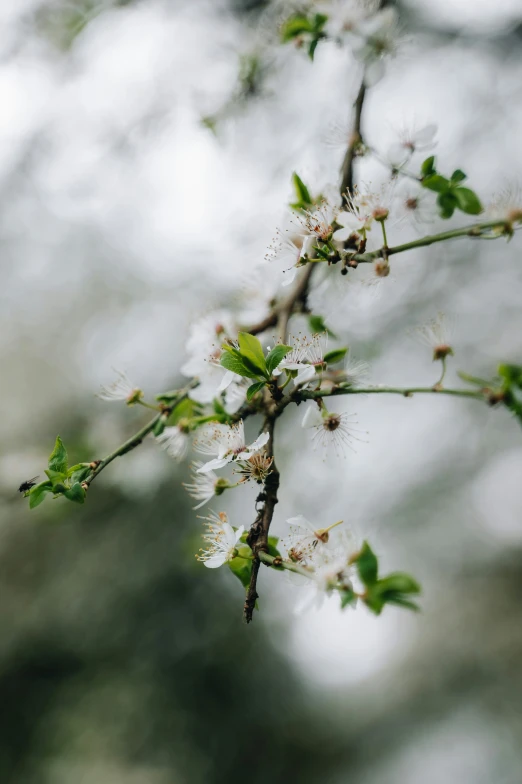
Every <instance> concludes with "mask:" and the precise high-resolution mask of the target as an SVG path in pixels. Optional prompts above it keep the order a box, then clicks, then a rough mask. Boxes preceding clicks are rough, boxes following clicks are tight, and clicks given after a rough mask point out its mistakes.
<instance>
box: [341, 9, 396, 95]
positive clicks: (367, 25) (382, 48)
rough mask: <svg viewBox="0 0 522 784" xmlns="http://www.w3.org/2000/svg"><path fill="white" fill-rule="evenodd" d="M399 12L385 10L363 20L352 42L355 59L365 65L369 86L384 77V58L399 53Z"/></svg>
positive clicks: (365, 79) (365, 77)
mask: <svg viewBox="0 0 522 784" xmlns="http://www.w3.org/2000/svg"><path fill="white" fill-rule="evenodd" d="M397 38H398V27H397V12H396V11H395V9H394V8H385V9H383V10H382V11H379V12H378V13H377V14H375V15H374V16H372V17H370V18H368V19H365V20H363V21H362V22H361V23H360V24H359V25H358V26H357V30H356V35H355V36H354V38H353V40H352V41H351V46H352V51H353V53H354V55H355V57H356V58H357V59H358V60H360V61H361V62H362V63H363V65H364V81H365V83H366V84H367V85H368V86H372V85H374V84H377V82H379V81H380V80H381V79H382V77H383V76H384V62H383V60H384V57H385V56H386V55H393V54H395V52H396V51H397Z"/></svg>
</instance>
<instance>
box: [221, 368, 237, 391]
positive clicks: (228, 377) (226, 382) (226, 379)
mask: <svg viewBox="0 0 522 784" xmlns="http://www.w3.org/2000/svg"><path fill="white" fill-rule="evenodd" d="M235 375H236V374H235V373H232V371H231V370H227V372H226V373H225V375H224V376H223V379H222V381H221V384H220V385H219V386H218V392H223V390H225V389H226V388H227V387H229V386H230V384H231V383H232V381H233V380H234V377H235Z"/></svg>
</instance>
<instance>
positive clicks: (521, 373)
mask: <svg viewBox="0 0 522 784" xmlns="http://www.w3.org/2000/svg"><path fill="white" fill-rule="evenodd" d="M498 374H499V376H500V377H501V378H503V379H504V380H505V381H507V382H508V384H509V386H511V385H512V384H515V386H518V387H522V367H521V366H520V365H510V364H508V363H506V362H504V363H503V364H502V365H499V366H498Z"/></svg>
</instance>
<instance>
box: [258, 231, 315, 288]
mask: <svg viewBox="0 0 522 784" xmlns="http://www.w3.org/2000/svg"><path fill="white" fill-rule="evenodd" d="M295 239H296V240H297V241H294V239H292V237H291V236H287V235H286V234H283V232H282V231H281V230H280V229H277V233H276V236H275V237H274V239H273V240H272V243H271V244H270V245H269V246H268V250H267V252H266V255H265V261H268V262H277V263H278V264H279V265H280V266H281V267H282V268H283V269H282V271H283V273H284V276H285V279H284V282H283V284H282V285H283V286H289V285H290V284H291V283H292V282H293V281H294V280H295V276H296V275H297V270H298V267H299V266H300V265H301V262H302V259H303V258H304V256H305V255H306V254H307V253H308V252H309V250H310V242H309V241H306V238H305V237H304V236H301V235H300V236H298V237H296V238H295Z"/></svg>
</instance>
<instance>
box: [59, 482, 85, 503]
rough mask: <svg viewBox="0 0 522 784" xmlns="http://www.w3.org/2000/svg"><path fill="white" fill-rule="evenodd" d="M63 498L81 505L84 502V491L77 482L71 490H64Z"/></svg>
mask: <svg viewBox="0 0 522 784" xmlns="http://www.w3.org/2000/svg"><path fill="white" fill-rule="evenodd" d="M64 496H65V497H66V498H68V499H69V501H74V502H75V503H77V504H83V503H84V501H85V490H84V489H83V487H82V486H81V484H80V483H79V482H75V483H74V484H73V486H72V487H71V488H69V489H68V490H65V492H64Z"/></svg>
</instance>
